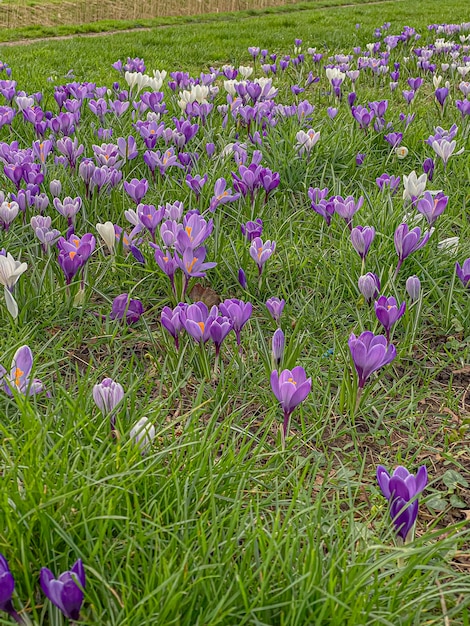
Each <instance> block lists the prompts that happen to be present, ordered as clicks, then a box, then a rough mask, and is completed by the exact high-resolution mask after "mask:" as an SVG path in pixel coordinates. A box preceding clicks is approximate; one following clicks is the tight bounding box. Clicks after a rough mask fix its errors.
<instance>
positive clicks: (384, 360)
mask: <svg viewBox="0 0 470 626" xmlns="http://www.w3.org/2000/svg"><path fill="white" fill-rule="evenodd" d="M348 346H349V350H350V351H351V357H352V360H353V363H354V367H355V368H356V372H357V376H358V386H359V390H362V389H363V388H364V386H365V384H366V382H367V381H368V379H369V377H370V376H371V375H372V374H373V373H374V372H376V371H377V370H379V369H380V368H381V367H383V366H384V365H387V364H388V363H391V362H392V361H393V359H394V358H395V357H396V355H397V351H396V349H395V346H394V345H392V344H388V343H387V340H386V338H385V337H384V336H383V335H374V333H372V332H371V331H370V330H366V331H364V332H363V333H361V334H360V335H359V336H358V337H356V335H355V334H354V333H351V335H350V336H349V340H348Z"/></svg>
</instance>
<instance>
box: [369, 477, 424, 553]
mask: <svg viewBox="0 0 470 626" xmlns="http://www.w3.org/2000/svg"><path fill="white" fill-rule="evenodd" d="M377 482H378V484H379V487H380V490H381V491H382V494H383V495H384V497H385V498H386V499H387V500H388V502H389V505H390V517H391V519H392V522H393V524H394V526H395V529H396V531H397V535H398V536H399V537H400V538H401V540H402V541H404V542H406V541H409V540H410V539H411V536H412V530H413V527H414V524H415V522H416V518H417V516H418V498H417V496H418V495H419V494H420V493H421V492H422V491H423V489H424V488H425V487H426V485H427V483H428V473H427V470H426V466H425V465H422V466H421V467H420V468H419V469H418V472H417V474H416V476H414V475H413V474H410V472H409V471H408V470H407V469H406V468H405V467H403V466H401V465H399V466H398V467H396V468H395V469H394V471H393V474H392V475H390V474H389V472H388V471H387V470H386V469H385V467H383V465H379V466H378V467H377Z"/></svg>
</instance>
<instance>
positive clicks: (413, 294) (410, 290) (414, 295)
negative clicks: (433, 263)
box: [406, 276, 421, 302]
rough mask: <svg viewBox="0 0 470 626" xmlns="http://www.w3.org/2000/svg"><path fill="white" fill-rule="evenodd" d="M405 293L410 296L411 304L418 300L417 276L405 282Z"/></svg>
mask: <svg viewBox="0 0 470 626" xmlns="http://www.w3.org/2000/svg"><path fill="white" fill-rule="evenodd" d="M406 292H407V294H408V295H409V296H410V300H411V302H416V300H419V294H420V293H421V282H420V280H419V278H418V277H417V276H410V277H409V278H408V280H407V281H406Z"/></svg>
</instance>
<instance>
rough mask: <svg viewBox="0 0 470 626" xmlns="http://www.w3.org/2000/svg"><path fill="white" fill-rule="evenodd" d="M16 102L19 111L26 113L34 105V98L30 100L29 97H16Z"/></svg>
mask: <svg viewBox="0 0 470 626" xmlns="http://www.w3.org/2000/svg"><path fill="white" fill-rule="evenodd" d="M15 102H16V106H17V107H18V109H19V110H20V111H24V110H25V109H29V107H32V106H33V105H34V98H29V97H28V96H16V98H15Z"/></svg>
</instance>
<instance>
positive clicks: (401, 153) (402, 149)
mask: <svg viewBox="0 0 470 626" xmlns="http://www.w3.org/2000/svg"><path fill="white" fill-rule="evenodd" d="M395 154H396V155H397V158H398V159H405V158H406V157H407V156H408V148H407V147H406V146H398V147H397V148H395Z"/></svg>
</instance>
